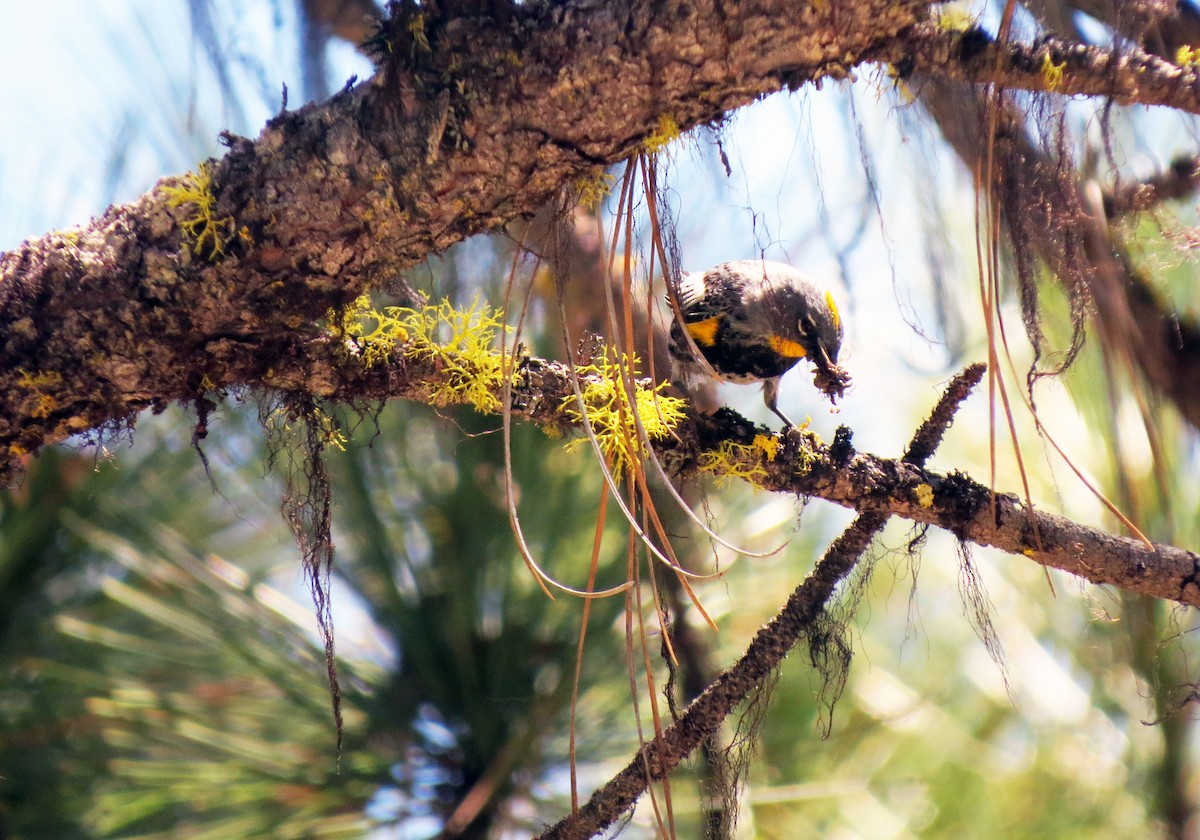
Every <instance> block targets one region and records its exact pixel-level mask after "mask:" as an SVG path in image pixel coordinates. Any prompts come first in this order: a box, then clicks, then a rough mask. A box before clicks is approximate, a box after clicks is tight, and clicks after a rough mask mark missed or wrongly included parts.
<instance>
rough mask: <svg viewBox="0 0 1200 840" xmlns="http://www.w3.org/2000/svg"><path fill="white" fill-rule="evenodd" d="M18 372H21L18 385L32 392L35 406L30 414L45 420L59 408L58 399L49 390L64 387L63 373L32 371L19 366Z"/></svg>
mask: <svg viewBox="0 0 1200 840" xmlns="http://www.w3.org/2000/svg"><path fill="white" fill-rule="evenodd" d="M17 372H18V373H19V374H20V376H19V377H18V378H17V385H18V387H21V388H25V389H26V390H28V391H31V392H32V398H33V406H32V408H30V409H29V414H30V416H31V417H35V418H37V419H38V420H45V419H46V418H48V417H49V416H50V415H51V414H52V413H53V412H54V410H55V409H56V408H58V399H57V398H56V397H54V395H53V394H49V393H47V391H51V390H58V389H59V388H61V387H62V383H63V379H62V374H60V373H59V372H58V371H55V370H48V371H40V372H36V373H30V372H29V371H27V370H25V369H24V368H18V369H17Z"/></svg>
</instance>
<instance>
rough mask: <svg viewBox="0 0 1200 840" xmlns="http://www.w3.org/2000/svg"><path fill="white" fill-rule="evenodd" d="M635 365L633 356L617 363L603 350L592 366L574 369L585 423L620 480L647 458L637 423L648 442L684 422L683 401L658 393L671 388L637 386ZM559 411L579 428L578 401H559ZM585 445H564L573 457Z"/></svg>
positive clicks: (578, 440) (578, 441) (580, 440)
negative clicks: (626, 471)
mask: <svg viewBox="0 0 1200 840" xmlns="http://www.w3.org/2000/svg"><path fill="white" fill-rule="evenodd" d="M638 363H639V361H638V358H637V357H636V356H634V357H633V358H632V359H631V358H630V357H628V356H625V355H622V356H621V357H620V359H617V358H616V352H615V351H613V350H611V349H610V348H608V347H605V348H604V353H603V355H602V356H601V358H600V359H598V360H597V362H596V363H594V364H590V365H580V366H579V367H577V368H576V372H577V373H578V375H579V378H580V384H581V386H582V387H581V393H582V396H583V405H584V407H585V409H586V411H587V419H588V423H589V424H590V425H591V428H592V432H593V434H595V436H596V440H597V441H599V443H600V451H601V452H602V453H603V455H604V459H605V462H606V463H607V464H608V466H609V469H611V470H612V472H613V475H614V476H616V477H618V478H619V477H620V476H621V475H622V474H623V473H624V471H625V470H626V469H627V468H629V467H631V466H632V465H634V464H636V463H641V461H642V460H643V459H644V458H645V457H646V443H645V441H644V440H643V439H642V437H641V436H640V435H639V434H638V421H640V422H641V425H642V428H643V429H644V430H645V432H646V437H647V438H649V439H650V440H662V439H663V438H665V437H667V436H668V435H670V434H671V430H672V429H674V428H675V426H677V425H678V424H679V422H680V421H681V420H682V419H683V418H684V417H685V416H686V406H687V401H686V400H683V399H680V398H678V397H669V396H666V395H665V394H663V393H662V391H663V389H664V388H666V387H668V385H669V383H666V382H663V383H661V384H659V385H657V386H652V385H650V384H647V383H645V382H639V381H638V378H637V371H638ZM627 380H628V381H629V384H630V387H629V388H626V381H627ZM631 391H632V399H631V393H630V392H631ZM562 409H563V412H564V413H565V414H566V415H567V417H568V418H569V419H571V420H572V421H574V422H576V423H582V422H583V414H582V412H581V411H580V407H579V400H578V399H576V397H575V396H574V395H572V396H569V397H566V398H564V399H563V403H562ZM585 443H586V439H585V438H576V439H574V440H571V441H568V442H567V449H568V450H572V451H573V450H575V449H578V448H579V447H580V446H583V445H584V444H585Z"/></svg>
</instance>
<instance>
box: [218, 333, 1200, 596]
mask: <svg viewBox="0 0 1200 840" xmlns="http://www.w3.org/2000/svg"><path fill="white" fill-rule="evenodd" d="M226 349H227V350H229V351H231V352H234V353H243V352H247V351H246V350H245V348H242V347H240V346H238V345H236V344H233V345H230V346H228V347H227V348H226ZM229 363H230V364H233V365H236V364H239V362H238V361H237V360H236V359H230V362H229ZM520 375H521V379H522V381H521V383H520V384H519V385H518V387H516V388H514V389H513V392H512V401H513V406H512V411H513V414H515V415H518V416H523V417H525V418H526V419H528V420H531V421H533V422H536V423H538V424H540V425H543V426H546V427H548V428H553V429H556V430H558V431H563V432H565V431H570V430H571V429H573V428H574V424H573V423H572V422H571V420H570V419H569V418H568V417H567V416H566V414H565V412H564V411H563V410H562V406H563V405H564V401H567V402H569V398H570V397H571V395H572V394H573V393H574V391H573V390H572V387H571V379H570V374H569V372H568V370H567V367H566V366H565V365H563V364H561V363H558V362H553V361H548V360H545V359H539V358H536V357H527V358H526V359H525V360H524V363H523V364H522V365H521V370H520ZM445 378H446V374H445V373H444V372H443V371H440V370H438V369H437V367H436V365H434V364H433V363H431V362H422V361H420V360H413V359H403V358H402V357H401V355H400V354H399V353H397V355H396V357H395V360H394V362H393V363H392V364H387V365H378V366H375V367H372V368H363V367H362V366H361V365H360V364H358V363H357V362H355V363H353V364H347V361H346V358H345V354H344V351H343V350H341V349H340V348H339V347H338V346H337V345H336V344H335V343H333V342H331V341H330V340H328V339H321V340H319V341H314V342H312V343H311V344H310V345H308V346H307V347H306V348H305V349H304V351H303V352H302V353H298V354H297V356H296V358H295V359H293V360H292V361H291V362H290V363H289V364H288V365H286V366H281V367H279V368H276V369H273V370H272V371H271V378H270V380H269V382H268V381H263V382H260V383H257V384H262V385H269V386H271V387H277V388H281V389H284V390H287V389H291V388H296V389H299V390H303V391H310V392H313V393H316V394H318V395H319V396H321V397H323V398H326V399H330V400H333V401H335V402H342V401H355V400H357V401H362V400H387V399H397V398H399V399H413V400H418V401H424V402H427V401H428V400H429V397H430V395H431V394H432V393H435V392H437V391H438V390H439V386H440V385H443V384H444V382H445ZM497 396H499V395H498V394H497ZM675 431H676V437H673V438H670V439H668V440H664V441H659V442H657V443H656V444H655V449H656V450H657V452H658V455H659V458H660V459H661V460H662V462H663V464H664V466H665V467H666V468H667V470H668V472H669V473H670V474H672V475H674V476H677V477H679V478H682V479H686V478H696V477H698V476H700V475H701V474H702V473H701V470H700V469H699V461H700V455H701V454H702V453H704V452H712V451H715V450H717V449H718V448H719V447H720V445H721V443H722V442H724V441H732V442H734V443H740V444H749V443H751V442H752V441H753V440H754V437H755V435H756V434H759V433H761V432H763V431H764V430H763V429H762V428H761V427H757V426H754V425H753V424H751V423H750V422H748V421H747V420H745V419H744V418H742V417H741V416H740V415H738V414H737V413H736V412H733V411H730V410H729V409H720V410H719V411H717V412H716V413H715V414H713V415H694V416H692V417H690V418H689V419H688V420H686V421H685V422H684V423H682V424H681V425H680V426H679V427H678V428H677V429H676V430H675ZM745 449H746V450H747V451H748V452H750V453H751V454H750V455H748V456H747V457H750V458H753V459H754V461H753V463H748V464H746V465H744V466H746V467H747V468H755V469H756V471H757V474H758V476H759V477H758V478H757V479H756V480H755V485H756V486H758V487H760V488H762V489H765V490H773V491H776V492H782V493H793V494H796V495H799V496H804V497H814V498H820V499H825V500H826V501H830V502H833V503H835V504H839V505H842V506H843V507H847V508H852V509H854V510H857V511H859V512H865V511H873V512H878V513H886V514H889V515H894V516H900V517H903V518H905V519H909V520H911V521H913V522H917V523H921V524H927V525H937V526H938V527H940V528H944V529H945V530H947V531H950V532H951V533H953V534H954V535H955V536H957V537H959V538H961V539H964V540H969V541H971V542H975V543H978V544H979V545H987V546H993V547H995V548H999V549H1001V550H1003V551H1006V552H1009V553H1011V554H1017V555H1020V556H1022V557H1025V558H1027V559H1029V560H1033V561H1035V562H1037V563H1041V564H1042V565H1045V566H1051V567H1053V568H1056V569H1061V570H1063V571H1065V572H1069V573H1071V574H1073V575H1077V576H1079V577H1082V578H1084V579H1085V580H1088V581H1090V582H1092V583H1095V584H1097V585H1102V586H1103V585H1112V586H1118V587H1120V588H1122V589H1126V590H1128V591H1130V592H1138V593H1141V594H1144V595H1151V596H1153V597H1156V598H1164V599H1168V600H1172V601H1178V602H1179V603H1181V604H1186V605H1189V606H1200V555H1197V554H1195V553H1193V552H1191V551H1185V550H1184V549H1180V548H1175V547H1173V546H1166V545H1159V544H1154V545H1153V546H1152V547H1147V545H1145V544H1143V543H1142V542H1140V541H1138V540H1134V539H1130V538H1128V537H1120V536H1115V535H1113V534H1109V533H1107V532H1105V531H1102V530H1100V529H1098V528H1091V527H1088V526H1085V525H1080V524H1078V523H1075V522H1072V521H1071V520H1069V519H1066V518H1065V517H1061V516H1056V515H1054V514H1050V513H1044V512H1040V511H1030V510H1029V509H1028V508H1027V507H1026V506H1025V505H1024V504H1023V503H1022V502H1020V501H1019V500H1018V498H1017V497H1016V496H1014V495H1011V494H1006V493H1005V494H997V495H995V496H993V494H992V492H991V490H990V489H989V488H988V487H986V486H984V485H982V484H980V483H978V482H976V481H973V480H972V479H971V478H969V477H968V476H966V475H964V474H962V473H958V472H955V473H951V474H949V475H941V474H938V473H935V472H931V471H928V470H925V469H921V468H917V467H915V466H913V465H912V464H910V463H906V462H905V461H903V460H895V459H890V458H881V457H879V456H876V455H870V454H866V453H860V452H855V451H854V450H853V448H852V447H851V446H850V442H849V437H848V435H847V436H845V437H841V436H839V438H838V439H837V440H835V441H834V442H833V443H832V444H830V445H826V444H824V443H821V442H820V441H819V439H817V438H816V437H815V436H813V435H805V434H801V433H800V432H798V431H796V430H793V431H792V432H790V433H789V434H788V435H787V436H786V437H785V438H784V439H783V446H781V447H780V450H779V452H778V453H777V455H776V456H775V458H774V459H769V458H768V457H767V456H766V454H765V453H763V452H761V451H757V450H755V449H754V447H750V446H746V447H745ZM916 454H919V453H916V452H914V457H915V455H916ZM993 500H994V505H993ZM993 511H994V512H995V517H994V518H993V515H992V514H993ZM1035 520H1036V531H1035V528H1034V523H1035ZM1035 534H1038V535H1040V542H1039V539H1038V537H1037V536H1035Z"/></svg>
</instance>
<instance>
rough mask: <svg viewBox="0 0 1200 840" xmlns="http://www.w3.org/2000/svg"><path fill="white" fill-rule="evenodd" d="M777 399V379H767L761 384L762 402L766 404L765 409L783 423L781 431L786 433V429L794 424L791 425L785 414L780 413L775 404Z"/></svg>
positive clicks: (776, 377)
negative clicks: (769, 410)
mask: <svg viewBox="0 0 1200 840" xmlns="http://www.w3.org/2000/svg"><path fill="white" fill-rule="evenodd" d="M778 398H779V377H778V376H775V377H772V378H771V379H767V380H765V381H764V382H763V402H765V403H766V404H767V408H769V409H771V411H772V412H774V414H775V416H776V417H778V418H779V419H780V420H782V421H783V430H784V431H785V432H786V431H787V430H788V429H790V428H791V427H792V426H795V425H796V424H795V423H793V422H792V421H791V420H790V419H788V416H787V415H786V414H784V413H783V412H782V411H780V410H779V406H778V405H776V404H775V401H776V400H777V399H778Z"/></svg>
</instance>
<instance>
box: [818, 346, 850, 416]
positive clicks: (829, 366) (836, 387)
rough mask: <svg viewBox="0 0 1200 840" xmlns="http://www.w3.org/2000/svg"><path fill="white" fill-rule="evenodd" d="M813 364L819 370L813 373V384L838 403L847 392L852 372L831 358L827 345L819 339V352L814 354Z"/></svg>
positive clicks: (832, 401) (831, 400)
mask: <svg viewBox="0 0 1200 840" xmlns="http://www.w3.org/2000/svg"><path fill="white" fill-rule="evenodd" d="M813 364H815V365H816V367H817V372H816V373H815V374H814V375H813V384H814V385H816V386H817V388H818V390H820V391H821V392H823V393H824V394H825V396H827V397H829V401H830V402H831V403H834V404H835V405H836V404H837V401H838V397H840V396H842V395H843V394H845V393H846V388H848V387H849V386H850V374H848V373H846V371H844V370H842V369H841V368H840V367H838V366H837V363H836V362H834V361H833V360H832V359H830V358H829V352H828V351H827V350H826V349H825V345H824V344H822V343H821V342H819V341H818V342H817V352H816V353H814V354H813Z"/></svg>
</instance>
